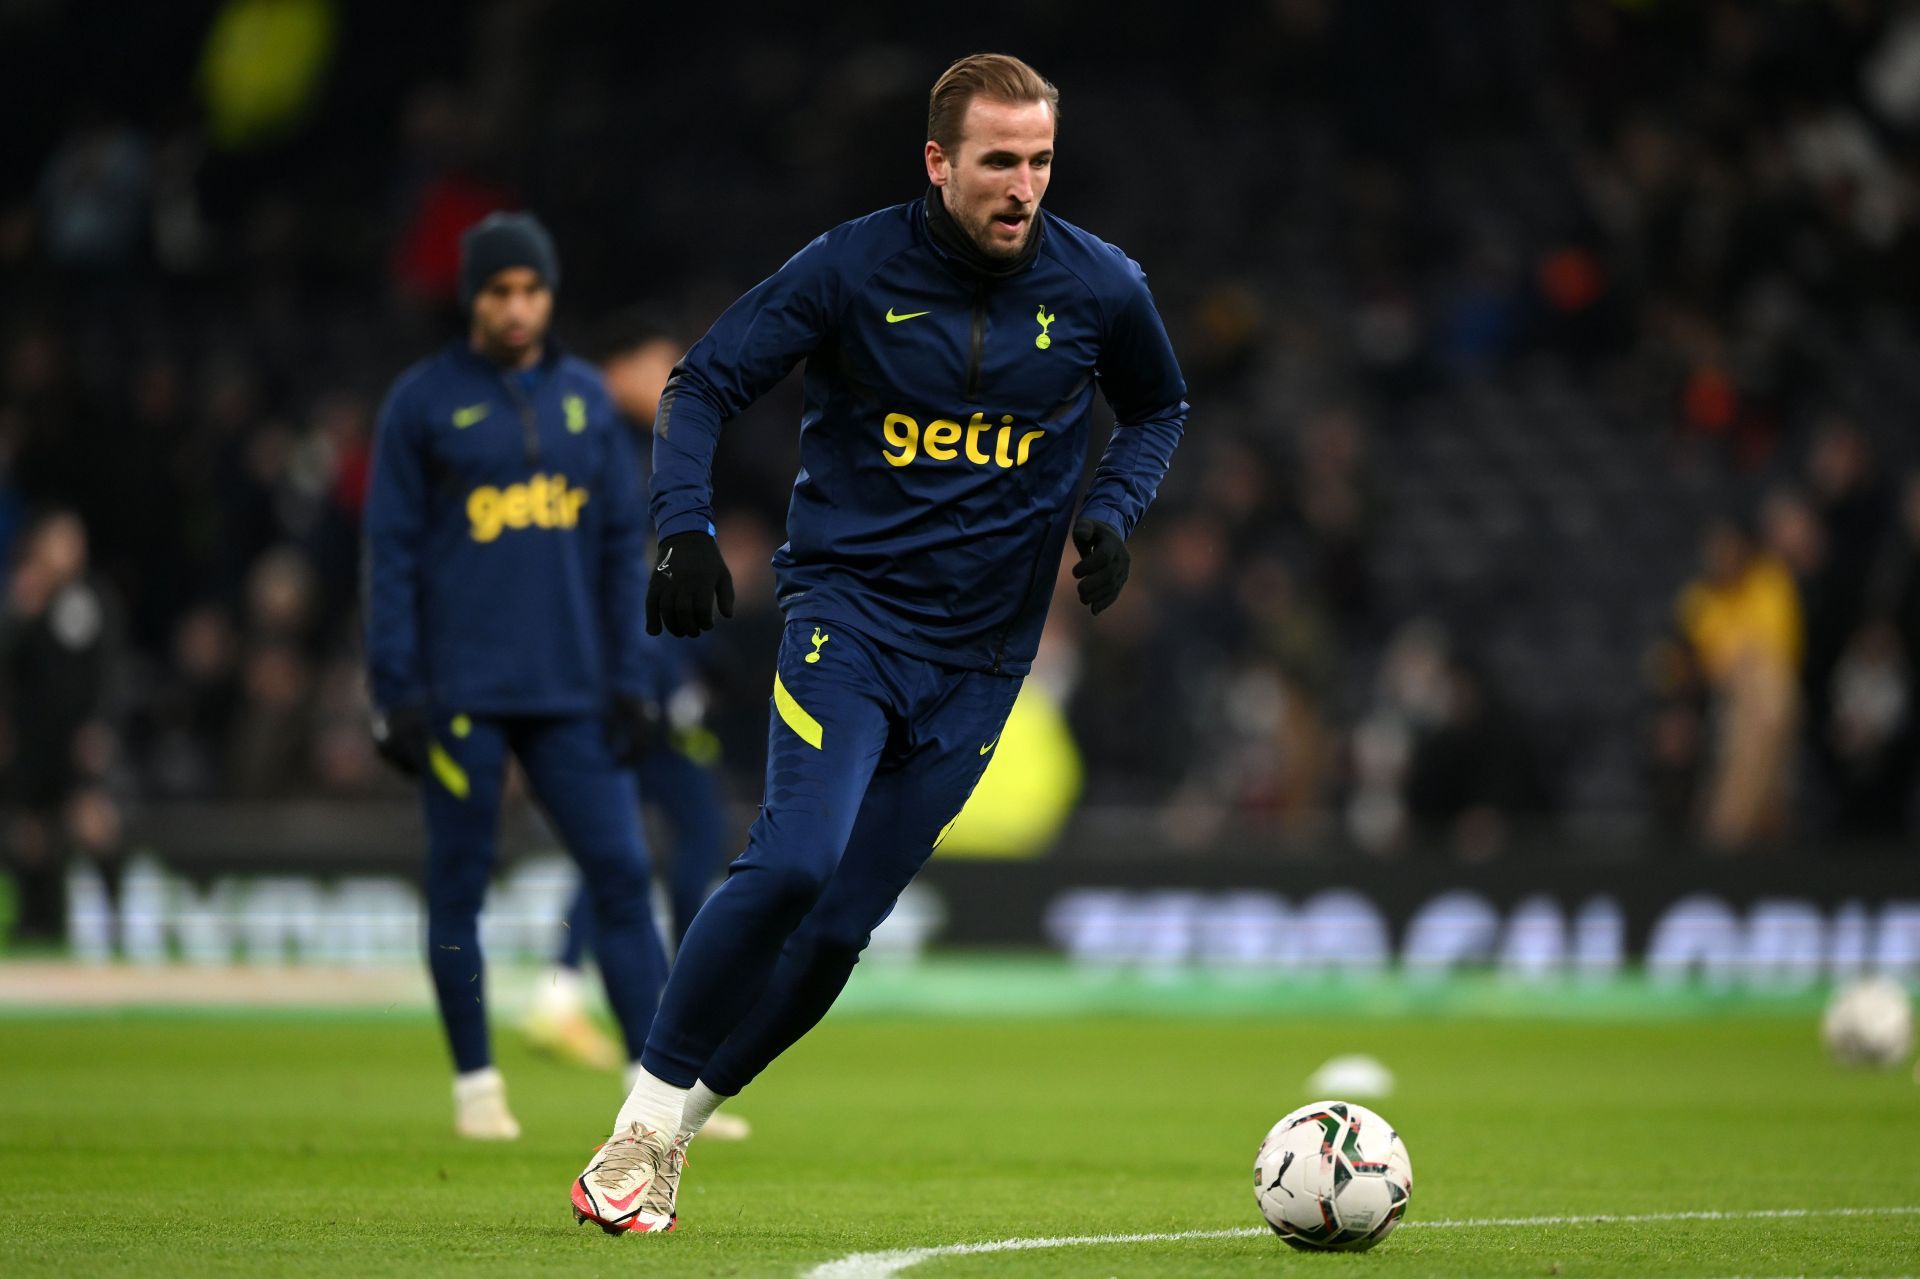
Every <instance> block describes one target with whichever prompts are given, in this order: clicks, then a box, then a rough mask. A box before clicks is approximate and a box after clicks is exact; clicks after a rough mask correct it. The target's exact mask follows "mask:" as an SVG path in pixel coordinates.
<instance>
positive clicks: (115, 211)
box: [39, 112, 152, 279]
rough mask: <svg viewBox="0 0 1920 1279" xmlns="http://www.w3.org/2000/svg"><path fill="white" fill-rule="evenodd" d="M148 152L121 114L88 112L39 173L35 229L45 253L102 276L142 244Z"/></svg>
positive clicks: (122, 265) (119, 267) (121, 266)
mask: <svg viewBox="0 0 1920 1279" xmlns="http://www.w3.org/2000/svg"><path fill="white" fill-rule="evenodd" d="M151 177H152V158H151V156H150V155H149V154H148V152H147V146H146V143H145V141H144V140H143V139H142V138H141V137H140V135H139V134H138V133H136V132H135V131H134V130H133V129H132V128H131V127H130V126H128V125H127V124H126V123H125V122H124V121H121V120H115V119H113V118H111V117H109V116H107V115H105V114H101V113H97V112H90V113H88V114H87V115H85V116H83V117H82V118H81V119H80V120H79V121H78V122H77V123H76V124H75V126H74V128H73V130H72V132H70V133H69V134H68V135H67V137H66V139H65V140H64V141H62V142H61V143H60V145H59V147H57V148H56V149H55V150H54V153H53V155H52V156H51V157H49V159H48V160H47V167H46V169H45V170H44V171H43V172H42V173H41V176H40V192H39V205H40V233H41V237H42V240H43V242H44V244H45V247H46V254H47V258H48V260H49V261H52V262H54V263H55V264H57V265H59V266H63V267H67V268H70V269H72V270H74V271H79V272H85V273H87V274H88V275H91V276H93V277H95V278H101V279H104V278H106V277H108V276H109V275H111V274H112V273H115V272H121V271H125V270H127V269H128V268H129V267H131V266H132V265H133V262H134V259H135V258H136V257H137V256H138V255H139V254H140V253H142V252H143V250H144V249H145V247H146V246H145V243H144V239H143V237H144V235H145V232H146V228H147V199H148V194H149V191H148V187H149V183H150V181H151Z"/></svg>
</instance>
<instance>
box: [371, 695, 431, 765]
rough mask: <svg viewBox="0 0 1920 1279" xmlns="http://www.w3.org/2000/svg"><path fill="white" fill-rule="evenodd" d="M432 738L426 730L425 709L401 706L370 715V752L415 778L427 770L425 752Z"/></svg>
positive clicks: (422, 707) (377, 711)
mask: <svg viewBox="0 0 1920 1279" xmlns="http://www.w3.org/2000/svg"><path fill="white" fill-rule="evenodd" d="M432 743H433V735H432V733H431V732H429V731H428V728H427V709H426V707H424V706H401V707H398V708H396V709H394V710H390V711H380V710H376V711H374V713H373V748H374V749H375V750H377V751H379V752H380V758H381V759H384V760H386V761H387V763H389V764H391V765H393V766H394V767H395V768H397V769H399V770H400V771H401V772H402V773H405V774H406V775H407V776H408V777H418V776H420V774H422V773H424V772H425V771H426V769H427V748H428V747H429V746H430V745H432Z"/></svg>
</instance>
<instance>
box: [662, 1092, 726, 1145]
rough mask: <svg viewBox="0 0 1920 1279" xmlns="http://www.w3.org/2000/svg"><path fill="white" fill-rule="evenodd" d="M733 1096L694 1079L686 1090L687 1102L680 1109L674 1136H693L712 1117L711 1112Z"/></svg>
mask: <svg viewBox="0 0 1920 1279" xmlns="http://www.w3.org/2000/svg"><path fill="white" fill-rule="evenodd" d="M732 1100H733V1098H731V1097H728V1096H726V1095H724V1094H722V1093H717V1092H715V1091H714V1090H713V1089H711V1088H709V1087H707V1085H706V1084H705V1083H704V1082H702V1081H699V1080H695V1081H694V1085H693V1087H692V1088H690V1089H688V1090H687V1102H686V1105H685V1106H683V1107H682V1108H681V1110H680V1131H679V1132H678V1133H676V1134H675V1135H676V1136H680V1137H693V1136H695V1135H696V1134H697V1133H699V1131H700V1130H701V1129H702V1128H705V1127H706V1126H707V1120H709V1119H711V1118H713V1112H714V1111H716V1110H718V1109H720V1107H721V1106H723V1105H725V1104H726V1103H727V1102H729V1101H732Z"/></svg>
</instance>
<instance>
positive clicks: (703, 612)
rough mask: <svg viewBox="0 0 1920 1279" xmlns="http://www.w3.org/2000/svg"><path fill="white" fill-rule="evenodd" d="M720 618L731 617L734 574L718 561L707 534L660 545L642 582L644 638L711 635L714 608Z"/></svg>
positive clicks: (688, 535) (716, 549)
mask: <svg viewBox="0 0 1920 1279" xmlns="http://www.w3.org/2000/svg"><path fill="white" fill-rule="evenodd" d="M715 601H718V602H719V605H720V616H722V617H732V616H733V574H731V573H729V572H727V562H726V561H725V560H723V559H721V558H720V548H719V547H718V546H716V545H714V542H713V538H712V537H711V536H710V535H709V534H706V533H700V532H693V533H675V534H674V535H673V536H672V537H668V538H663V539H661V542H660V558H659V559H657V560H655V561H654V564H653V577H652V578H651V579H650V580H649V581H648V582H647V634H649V635H658V634H659V633H660V629H661V627H663V626H664V627H665V628H666V631H667V634H669V635H678V636H681V637H682V638H690V637H692V636H695V635H698V634H699V633H700V632H701V631H710V630H712V629H713V606H714V603H715Z"/></svg>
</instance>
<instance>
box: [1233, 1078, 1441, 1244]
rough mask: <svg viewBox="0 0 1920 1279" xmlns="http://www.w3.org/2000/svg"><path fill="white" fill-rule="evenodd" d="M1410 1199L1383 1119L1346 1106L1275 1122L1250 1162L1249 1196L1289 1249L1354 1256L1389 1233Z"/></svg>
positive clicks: (1321, 1105)
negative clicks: (1350, 1254) (1289, 1246)
mask: <svg viewBox="0 0 1920 1279" xmlns="http://www.w3.org/2000/svg"><path fill="white" fill-rule="evenodd" d="M1412 1196H1413V1164H1412V1163H1411V1162H1410V1161H1409V1160H1408V1159H1407V1148H1406V1146H1405V1145H1404V1144H1402V1143H1401V1141H1400V1134H1399V1133H1397V1132H1395V1131H1394V1130H1393V1129H1392V1128H1391V1127H1389V1126H1388V1124H1387V1121H1386V1120H1384V1119H1382V1118H1381V1117H1380V1116H1378V1115H1376V1114H1374V1113H1373V1112H1372V1111H1371V1110H1368V1109H1367V1108H1366V1107H1365V1106H1356V1105H1354V1104H1353V1103H1352V1102H1349V1101H1316V1102H1314V1103H1313V1104H1312V1105H1309V1106H1302V1107H1300V1109H1298V1110H1296V1111H1294V1112H1293V1113H1292V1114H1290V1115H1288V1116H1287V1117H1286V1118H1285V1119H1282V1120H1281V1121H1280V1122H1279V1123H1277V1124H1275V1125H1274V1126H1273V1131H1271V1132H1269V1133H1268V1134H1267V1139H1266V1140H1265V1141H1263V1142H1261V1143H1260V1153H1259V1154H1258V1155H1256V1156H1254V1160H1253V1199H1254V1202H1255V1203H1257V1204H1258V1205H1259V1206H1260V1215H1261V1216H1262V1217H1265V1218H1266V1219H1267V1224H1268V1225H1269V1226H1271V1227H1273V1233H1274V1234H1276V1235H1279V1236H1280V1237H1281V1238H1282V1239H1284V1240H1286V1241H1287V1242H1288V1243H1289V1244H1292V1245H1293V1246H1294V1247H1295V1248H1303V1249H1308V1250H1312V1251H1322V1250H1328V1251H1332V1250H1338V1251H1347V1252H1359V1251H1362V1250H1363V1249H1367V1248H1371V1247H1373V1245H1375V1244H1377V1243H1379V1242H1380V1241H1381V1240H1382V1239H1385V1238H1386V1237H1387V1236H1388V1235H1390V1234H1392V1233H1393V1228H1394V1227H1395V1226H1397V1225H1398V1224H1400V1217H1401V1215H1402V1214H1404V1213H1405V1212H1406V1210H1407V1201H1408V1199H1410V1198H1412Z"/></svg>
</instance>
